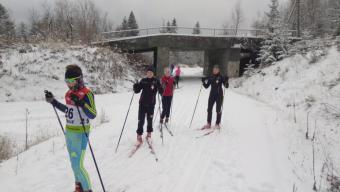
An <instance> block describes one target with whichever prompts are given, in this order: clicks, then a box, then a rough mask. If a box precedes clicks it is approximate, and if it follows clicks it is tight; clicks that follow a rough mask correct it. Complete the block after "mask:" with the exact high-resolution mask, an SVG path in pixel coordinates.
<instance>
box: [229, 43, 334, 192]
mask: <svg viewBox="0 0 340 192" xmlns="http://www.w3.org/2000/svg"><path fill="white" fill-rule="evenodd" d="M339 61H340V52H339V50H338V49H337V48H336V47H332V48H331V49H325V50H319V51H310V52H307V54H306V55H296V56H294V57H291V58H287V59H285V60H283V61H281V62H278V63H277V64H276V65H274V66H271V67H269V68H266V69H263V70H261V71H256V73H257V74H255V75H254V76H252V77H250V78H241V79H237V80H235V81H233V86H235V87H238V88H237V89H235V91H236V92H239V93H243V94H246V95H249V96H250V97H251V98H254V99H256V100H259V101H261V102H264V103H267V104H269V105H270V106H271V107H272V108H273V109H276V110H279V111H281V113H282V117H283V118H286V119H288V120H289V121H291V122H292V123H294V124H295V126H293V127H287V129H289V131H290V132H291V136H290V137H291V143H290V145H289V147H290V154H289V159H290V161H291V162H292V164H294V166H296V170H299V171H297V173H296V176H297V177H298V178H299V180H297V181H299V182H301V183H304V182H306V181H310V180H314V179H313V177H314V173H313V147H314V157H315V180H316V183H315V184H316V188H317V189H321V190H322V191H326V190H330V187H329V184H330V183H332V184H333V187H339V175H340V172H339V171H340V163H339V162H340V154H339V149H340V140H339V137H340V129H339V128H340V119H339V117H340V62H339ZM295 122H296V123H295ZM333 190H334V189H333Z"/></svg>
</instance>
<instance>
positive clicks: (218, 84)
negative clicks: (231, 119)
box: [202, 65, 229, 129]
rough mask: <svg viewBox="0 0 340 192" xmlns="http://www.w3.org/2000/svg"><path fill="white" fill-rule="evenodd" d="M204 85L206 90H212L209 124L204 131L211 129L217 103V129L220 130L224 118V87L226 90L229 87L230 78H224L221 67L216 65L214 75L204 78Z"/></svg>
mask: <svg viewBox="0 0 340 192" xmlns="http://www.w3.org/2000/svg"><path fill="white" fill-rule="evenodd" d="M202 83H203V86H204V88H206V89H207V88H209V86H211V89H210V95H209V100H208V110H207V111H208V118H207V124H206V125H205V126H204V127H203V128H202V129H210V128H211V119H212V110H213V107H214V104H215V103H216V114H217V117H216V125H215V128H217V129H219V128H220V123H221V117H222V111H221V109H222V103H223V89H222V85H223V86H224V87H225V88H228V87H229V83H228V77H224V76H222V75H221V74H220V68H219V66H217V65H215V66H214V68H213V75H212V76H210V77H207V78H206V77H203V78H202Z"/></svg>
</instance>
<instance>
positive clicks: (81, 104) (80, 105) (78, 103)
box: [70, 93, 85, 107]
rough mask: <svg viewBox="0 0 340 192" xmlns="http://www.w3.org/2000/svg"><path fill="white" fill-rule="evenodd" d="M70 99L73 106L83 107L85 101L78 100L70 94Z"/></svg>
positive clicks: (74, 95)
mask: <svg viewBox="0 0 340 192" xmlns="http://www.w3.org/2000/svg"><path fill="white" fill-rule="evenodd" d="M70 97H71V100H72V101H73V102H74V104H75V105H76V106H79V107H84V105H85V101H84V100H83V99H80V98H79V97H78V96H77V95H76V94H74V93H72V94H71V95H70Z"/></svg>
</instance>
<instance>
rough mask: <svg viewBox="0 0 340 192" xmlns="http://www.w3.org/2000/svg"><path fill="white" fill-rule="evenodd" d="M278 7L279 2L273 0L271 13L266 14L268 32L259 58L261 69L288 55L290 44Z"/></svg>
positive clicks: (270, 6)
mask: <svg viewBox="0 0 340 192" xmlns="http://www.w3.org/2000/svg"><path fill="white" fill-rule="evenodd" d="M278 7H279V3H278V0H271V4H270V5H269V8H270V11H269V12H268V13H266V16H267V23H266V27H267V32H266V34H265V40H264V42H263V44H262V47H261V50H260V54H259V58H258V61H260V62H261V65H260V66H261V67H265V66H268V65H271V64H273V63H274V62H276V61H279V60H281V59H283V58H284V57H285V56H286V55H287V45H288V42H287V40H286V37H285V35H284V34H283V33H282V30H283V29H282V22H281V19H280V12H279V10H278Z"/></svg>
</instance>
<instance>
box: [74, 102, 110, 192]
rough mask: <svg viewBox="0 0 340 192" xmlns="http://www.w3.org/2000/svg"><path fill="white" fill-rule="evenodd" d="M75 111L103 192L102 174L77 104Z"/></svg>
mask: <svg viewBox="0 0 340 192" xmlns="http://www.w3.org/2000/svg"><path fill="white" fill-rule="evenodd" d="M77 111H78V114H79V117H80V121H81V124H82V126H83V131H84V134H85V136H86V139H87V143H88V144H89V148H90V151H91V155H92V159H93V162H94V165H95V166H96V170H97V173H98V177H99V180H100V184H101V186H102V189H103V192H105V191H106V190H105V187H104V184H103V180H102V176H101V175H100V172H99V168H98V165H97V161H96V157H95V156H94V153H93V150H92V146H91V143H90V138H89V135H88V134H87V132H86V128H85V124H84V119H83V117H82V116H81V113H80V110H79V107H78V106H77Z"/></svg>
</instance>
